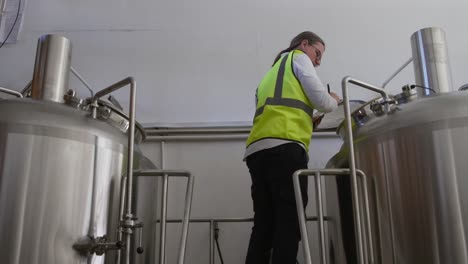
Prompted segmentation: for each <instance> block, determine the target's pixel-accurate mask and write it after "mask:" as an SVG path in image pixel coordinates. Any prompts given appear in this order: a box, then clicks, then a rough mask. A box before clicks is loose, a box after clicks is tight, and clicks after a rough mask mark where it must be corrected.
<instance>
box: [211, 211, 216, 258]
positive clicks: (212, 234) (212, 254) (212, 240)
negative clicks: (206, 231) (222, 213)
mask: <svg viewBox="0 0 468 264" xmlns="http://www.w3.org/2000/svg"><path fill="white" fill-rule="evenodd" d="M214 243H215V242H214V220H213V219H211V220H210V264H214V262H215V260H214V259H215V253H214Z"/></svg>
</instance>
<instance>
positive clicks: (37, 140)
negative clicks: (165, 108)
mask: <svg viewBox="0 0 468 264" xmlns="http://www.w3.org/2000/svg"><path fill="white" fill-rule="evenodd" d="M44 40H47V41H46V42H44ZM43 42H44V43H47V45H44V44H43ZM41 43H42V44H41ZM63 43H65V44H67V43H68V41H67V40H66V39H64V38H62V37H55V36H48V37H46V38H41V40H40V41H39V45H38V51H40V52H42V53H47V56H48V58H58V57H60V56H61V55H65V56H61V57H63V58H62V59H57V60H56V61H53V63H52V62H51V61H49V63H45V61H47V60H44V59H36V67H35V73H34V79H33V81H32V84H33V87H32V90H33V93H32V94H33V98H22V94H20V93H17V92H14V91H10V90H8V89H4V88H2V89H1V90H0V98H3V99H0V112H1V113H3V114H2V115H0V226H1V232H0V262H1V263H8V264H20V263H21V264H26V263H27V264H34V263H37V264H45V263H47V264H55V263H56V264H59V263H60V264H61V263H115V262H116V258H117V257H121V255H122V253H121V254H117V253H118V252H122V251H123V249H124V248H125V247H126V248H127V250H128V249H129V248H130V246H126V245H125V243H128V242H129V241H130V236H129V235H127V237H125V235H124V237H122V236H121V235H119V234H118V232H119V231H121V230H122V229H126V230H127V231H128V230H129V229H132V230H134V229H135V223H133V222H131V221H130V222H129V221H128V219H127V218H125V217H127V216H125V217H124V216H123V211H124V209H128V206H123V207H121V204H125V201H124V199H125V198H127V197H126V196H125V195H121V182H122V179H123V176H126V175H128V171H129V170H130V171H131V168H136V169H138V168H140V160H142V155H141V153H138V151H136V152H133V151H132V150H133V144H138V143H139V142H141V141H142V140H143V139H144V135H145V133H144V131H143V129H142V128H141V126H139V125H138V124H135V126H136V129H135V133H133V131H132V130H133V129H132V127H133V124H132V121H133V122H134V119H132V118H128V117H127V116H126V115H125V114H123V113H122V112H121V111H120V110H119V109H117V108H116V107H114V106H113V105H112V104H110V103H106V102H104V101H101V100H100V99H99V97H98V96H97V95H95V96H94V97H91V98H89V99H88V100H83V99H80V98H77V97H76V96H75V93H74V92H73V91H69V92H64V91H65V90H66V88H67V87H68V86H67V80H68V77H67V76H65V75H67V74H68V71H69V70H70V64H69V55H67V54H69V51H68V46H69V45H68V44H67V45H65V46H63V45H59V44H63ZM45 46H49V47H56V48H52V49H44V47H45ZM41 47H42V48H41ZM57 47H62V48H57ZM63 47H65V48H63ZM36 58H44V54H38V55H37V56H36ZM44 63H45V64H44ZM65 72H66V73H65ZM54 74H56V75H60V76H61V77H60V78H59V79H60V82H59V83H56V84H57V85H55V84H54V85H52V86H50V85H49V84H50V82H47V81H46V80H47V79H49V80H50V79H51V78H52V77H53V75H54ZM52 79H53V78H52ZM127 79H128V80H129V81H128V82H130V81H131V82H132V90H131V95H133V96H131V98H132V99H131V100H133V101H134V85H133V79H131V78H127ZM127 79H125V80H123V81H121V82H119V83H117V85H123V84H126V83H128V82H127ZM119 87H120V86H119ZM110 88H112V89H107V90H103V91H101V92H99V93H98V94H101V95H104V94H106V93H107V91H109V92H110V91H112V90H115V89H116V88H118V87H116V86H115V85H114V86H112V87H110ZM2 93H8V94H10V95H15V96H18V97H19V98H17V99H11V98H10V97H3V96H1V95H2ZM36 95H37V96H36ZM6 98H8V99H6ZM130 108H131V109H133V110H131V111H130V112H131V114H132V113H133V114H134V103H133V107H132V103H131V105H130ZM132 111H133V112H132ZM129 116H131V115H129ZM129 135H130V136H129ZM129 153H132V155H130V154H129ZM132 156H133V158H132ZM129 160H130V161H132V162H129ZM129 163H131V166H130V165H129ZM132 166H133V167H132ZM129 189H133V188H129ZM126 193H130V194H131V191H127V192H126ZM127 196H129V197H131V195H127ZM128 201H131V199H129V200H128ZM128 204H129V203H127V205H128ZM128 211H133V210H131V207H130V209H128ZM127 215H128V213H127ZM129 217H133V215H131V214H130V216H129ZM122 220H125V224H123V221H122ZM123 225H125V226H123ZM124 233H125V231H124ZM125 239H127V240H125ZM128 244H129V243H128ZM109 249H114V250H109ZM116 249H120V251H118V250H116ZM103 254H104V255H103ZM123 255H125V256H127V258H128V256H129V255H130V253H129V252H128V251H127V252H124V253H123ZM122 263H123V261H122Z"/></svg>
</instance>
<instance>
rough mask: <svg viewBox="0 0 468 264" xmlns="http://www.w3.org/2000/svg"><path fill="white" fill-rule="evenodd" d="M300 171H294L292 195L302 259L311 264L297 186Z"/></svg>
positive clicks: (299, 188)
mask: <svg viewBox="0 0 468 264" xmlns="http://www.w3.org/2000/svg"><path fill="white" fill-rule="evenodd" d="M301 172H302V170H298V171H295V172H294V174H293V187H294V195H295V198H296V209H297V215H298V220H299V227H300V231H301V237H302V247H303V251H304V259H305V262H306V263H307V264H312V257H311V255H310V247H309V239H308V237H307V226H306V222H305V220H304V219H305V213H304V203H303V202H302V193H301V187H300V185H299V175H300V174H301Z"/></svg>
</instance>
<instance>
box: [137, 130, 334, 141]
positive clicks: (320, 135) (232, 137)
mask: <svg viewBox="0 0 468 264" xmlns="http://www.w3.org/2000/svg"><path fill="white" fill-rule="evenodd" d="M220 132H222V131H220ZM247 137H248V133H246V134H244V135H241V134H231V135H214V134H212V135H178V136H147V137H146V140H145V141H146V142H155V141H156V142H157V141H177V140H179V141H180V140H201V141H204V140H223V139H224V140H245V139H247ZM314 138H339V135H337V134H336V133H335V132H317V133H314Z"/></svg>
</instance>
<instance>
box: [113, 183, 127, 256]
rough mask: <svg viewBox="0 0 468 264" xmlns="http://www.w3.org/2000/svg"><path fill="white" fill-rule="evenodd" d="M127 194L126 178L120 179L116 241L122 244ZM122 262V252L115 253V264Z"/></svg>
mask: <svg viewBox="0 0 468 264" xmlns="http://www.w3.org/2000/svg"><path fill="white" fill-rule="evenodd" d="M126 192H127V176H124V177H122V179H121V181H120V202H119V203H120V204H119V228H118V230H117V241H120V242H122V240H123V234H122V228H123V227H122V223H123V219H124V213H125V193H126ZM121 262H122V250H118V251H117V257H116V261H115V263H116V264H120V263H121Z"/></svg>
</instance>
